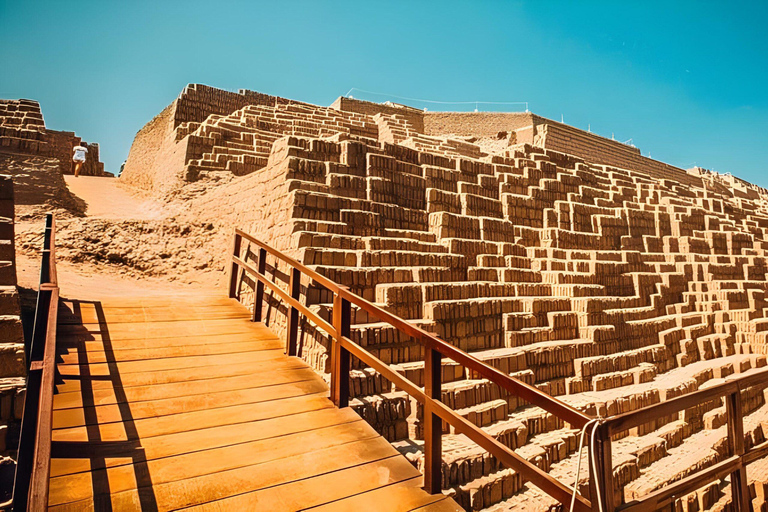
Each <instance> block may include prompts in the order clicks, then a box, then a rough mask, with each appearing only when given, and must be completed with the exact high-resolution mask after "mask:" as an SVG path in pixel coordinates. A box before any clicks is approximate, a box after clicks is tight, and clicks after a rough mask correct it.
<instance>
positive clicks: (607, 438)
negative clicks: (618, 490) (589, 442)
mask: <svg viewBox="0 0 768 512" xmlns="http://www.w3.org/2000/svg"><path fill="white" fill-rule="evenodd" d="M595 428H596V429H597V432H596V433H595V446H594V447H593V448H592V447H591V448H590V450H589V452H590V457H592V453H594V454H595V455H594V456H595V457H596V460H595V461H594V463H592V461H591V460H590V468H589V472H590V496H589V499H590V501H591V502H592V510H594V511H596V512H613V511H614V510H616V501H615V495H614V492H613V487H614V486H613V460H612V459H613V457H612V454H611V433H610V429H609V426H608V425H604V424H599V425H597V426H596V427H595ZM593 466H594V467H596V468H597V474H596V475H595V474H592V472H593ZM601 503H602V507H601V506H600V504H601Z"/></svg>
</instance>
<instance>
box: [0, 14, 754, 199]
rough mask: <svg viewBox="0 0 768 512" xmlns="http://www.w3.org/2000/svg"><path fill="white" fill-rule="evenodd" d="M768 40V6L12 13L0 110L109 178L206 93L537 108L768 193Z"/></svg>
mask: <svg viewBox="0 0 768 512" xmlns="http://www.w3.org/2000/svg"><path fill="white" fill-rule="evenodd" d="M671 4H674V5H671ZM766 26H768V2H765V1H761V2H737V1H729V2H719V3H715V2H674V3H673V2H658V3H656V2H621V3H619V2H547V1H531V2H461V3H460V2H451V1H440V2H376V3H362V2H348V3H342V2H296V3H289V2H284V1H280V2H265V3H263V4H259V3H256V2H227V1H206V2H196V1H187V2H158V1H152V2H136V1H129V2H103V3H91V2H85V1H79V2H64V1H56V2H53V1H51V2H34V1H19V2H9V1H4V0H0V49H2V68H0V69H1V71H0V98H14V99H15V98H19V97H22V98H32V99H36V100H39V101H40V103H41V104H42V107H43V114H44V116H45V121H46V125H47V126H49V127H51V128H54V129H65V130H75V131H76V132H77V134H78V135H80V136H81V137H83V138H84V139H85V140H87V141H93V142H99V143H100V144H101V148H102V154H103V157H102V159H103V160H104V161H105V163H106V167H107V170H110V171H117V169H118V168H119V166H120V163H121V162H122V161H123V160H124V159H125V158H126V157H127V155H128V150H129V149H130V145H131V142H132V140H133V137H134V135H135V133H136V131H137V130H139V128H141V127H142V126H143V125H144V124H145V123H146V122H147V121H149V120H150V119H151V118H152V117H153V116H154V115H155V114H157V113H158V112H159V111H160V110H161V109H162V108H163V107H165V106H166V105H167V104H169V103H170V102H171V101H173V99H174V98H175V97H176V96H177V95H178V93H179V92H180V91H181V90H182V88H183V87H184V86H185V85H186V84H187V83H194V82H198V83H205V84H209V85H213V86H216V87H221V88H225V89H230V90H237V89H239V88H248V89H254V90H257V91H262V92H266V93H270V94H276V95H280V96H285V97H288V98H294V99H298V100H303V101H308V102H312V103H317V104H321V105H328V104H330V103H331V102H332V101H333V100H334V99H335V98H336V97H337V96H340V95H343V94H345V93H346V92H347V91H348V90H349V89H350V88H352V87H357V88H360V89H366V90H370V91H381V92H385V93H390V94H394V95H400V96H408V97H415V98H427V99H434V100H444V101H464V100H472V101H474V100H481V101H528V102H530V108H531V110H532V111H533V112H535V113H537V114H540V115H543V116H545V117H550V118H552V119H556V120H560V117H561V115H562V116H563V118H564V120H565V122H566V123H568V124H572V125H574V126H577V127H580V128H585V129H586V128H587V126H591V129H592V131H594V132H596V133H599V134H601V135H605V136H608V137H610V136H611V134H612V133H613V134H615V137H616V139H618V140H622V141H624V140H628V139H630V138H631V139H632V140H633V142H634V144H635V145H637V146H638V147H639V148H640V149H641V151H642V152H643V154H644V155H648V154H649V152H650V154H651V156H652V157H653V158H656V159H659V160H663V161H665V162H669V163H671V164H674V165H678V166H681V167H691V166H693V165H694V164H695V165H699V166H702V167H707V168H711V169H715V170H717V171H720V172H731V173H733V174H735V175H736V176H739V177H742V178H744V179H747V180H749V181H751V182H754V183H757V184H760V185H762V186H766V187H768V35H767V34H768V30H766ZM353 94H354V93H353ZM371 99H373V98H371ZM435 110H437V109H435Z"/></svg>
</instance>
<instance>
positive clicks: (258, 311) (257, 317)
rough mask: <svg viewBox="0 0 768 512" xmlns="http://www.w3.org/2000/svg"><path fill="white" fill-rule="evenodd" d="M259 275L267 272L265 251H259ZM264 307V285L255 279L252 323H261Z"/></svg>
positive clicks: (262, 249)
mask: <svg viewBox="0 0 768 512" xmlns="http://www.w3.org/2000/svg"><path fill="white" fill-rule="evenodd" d="M258 270H259V274H261V275H262V276H264V275H266V272H267V250H266V249H264V248H261V249H259V267H258ZM263 307H264V283H262V282H261V281H260V280H258V279H256V293H255V294H254V296H253V321H254V322H261V320H262V310H263Z"/></svg>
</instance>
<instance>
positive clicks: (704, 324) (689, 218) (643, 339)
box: [174, 98, 768, 510]
mask: <svg viewBox="0 0 768 512" xmlns="http://www.w3.org/2000/svg"><path fill="white" fill-rule="evenodd" d="M238 100H240V98H238ZM273 100H274V101H272V103H271V104H254V105H246V106H240V105H239V104H238V106H236V107H235V108H237V110H232V111H231V113H229V114H220V113H217V114H213V115H210V116H208V117H207V118H206V119H205V120H203V121H200V120H199V119H198V120H193V121H184V122H181V123H180V124H178V126H177V127H176V128H175V135H174V137H175V139H176V140H177V141H183V140H186V143H187V146H186V148H187V149H186V151H187V152H186V157H185V161H184V162H185V163H184V165H185V167H184V169H185V171H184V174H185V176H186V179H187V180H188V181H194V180H201V179H202V180H204V179H208V178H211V179H222V180H223V181H225V182H226V181H229V182H231V183H223V184H222V185H221V187H218V188H215V189H213V190H211V191H209V192H208V193H207V194H206V195H205V196H204V197H203V198H202V199H201V201H203V203H202V204H204V205H206V206H209V207H211V208H213V207H217V205H220V204H222V201H225V200H226V201H227V203H226V204H230V205H231V204H240V201H241V200H242V201H244V200H245V199H244V198H246V197H247V198H248V199H247V200H248V201H249V202H248V203H247V204H249V205H252V206H251V207H250V208H249V211H248V212H242V213H238V214H237V215H236V216H235V217H234V218H235V219H236V220H237V225H238V226H239V227H241V228H243V229H245V230H247V231H248V232H250V233H252V234H254V235H256V236H258V237H259V238H261V239H263V240H265V241H267V242H268V243H269V244H270V245H272V246H274V247H276V248H277V249H279V250H281V251H283V252H286V253H288V254H290V255H292V256H295V257H297V258H298V259H300V260H301V261H302V262H303V263H304V264H306V265H309V266H311V267H312V268H314V269H315V270H317V271H318V272H319V273H321V274H323V275H325V276H327V277H328V278H330V279H332V280H334V281H336V282H338V283H341V284H343V285H346V286H348V287H350V289H351V290H352V291H353V292H355V293H357V294H359V295H361V296H362V297H364V298H365V299H368V300H371V301H374V302H376V303H377V304H379V305H380V306H382V307H383V308H385V309H387V310H388V311H391V312H393V313H396V314H397V315H400V316H402V317H404V318H407V319H409V320H411V321H413V322H416V323H418V324H420V325H421V326H422V327H424V328H426V329H427V330H429V331H432V332H434V333H436V334H437V335H439V336H441V337H442V338H443V339H445V340H447V341H449V342H450V343H452V344H455V345H456V346H458V347H460V348H461V349H463V350H466V351H468V352H470V353H471V354H473V355H474V356H475V357H477V358H479V359H481V360H484V361H486V362H488V363H490V364H492V365H493V366H495V367H497V368H500V369H502V370H503V371H505V372H507V373H509V374H511V375H514V376H516V377H517V378H519V379H521V380H524V381H526V382H529V383H531V384H534V385H536V386H537V387H539V388H540V389H542V390H544V391H546V392H548V393H550V394H552V395H555V396H558V397H560V398H561V399H563V400H565V401H567V402H569V403H572V404H573V405H576V406H577V407H579V408H580V409H583V410H584V411H587V412H589V413H591V414H602V415H613V414H617V413H620V412H627V411H631V410H636V409H638V408H641V407H643V406H647V405H651V404H654V403H658V402H660V401H662V400H666V399H669V398H671V397H674V396H679V395H682V394H685V393H690V392H692V391H694V390H697V389H702V388H705V387H707V386H711V385H712V384H714V383H716V382H719V381H721V379H727V378H728V377H729V375H735V374H738V375H740V374H744V373H748V372H750V371H752V370H754V369H755V368H760V367H763V366H765V365H766V358H765V356H766V355H768V315H766V312H767V311H768V303H766V293H768V283H767V282H766V271H767V270H768V268H767V267H766V264H767V262H766V250H767V249H768V239H767V238H766V234H767V230H768V191H766V190H764V189H760V188H759V187H755V186H753V185H749V184H746V183H744V182H741V181H739V180H736V179H733V178H730V177H728V176H720V175H716V174H709V175H694V174H687V173H685V172H684V171H678V170H675V169H671V170H669V171H668V172H666V173H665V174H664V177H653V176H650V175H648V174H645V173H642V172H637V171H633V170H627V169H618V168H614V167H610V166H606V165H596V164H593V163H590V162H587V161H585V160H583V159H581V158H578V157H576V156H573V155H566V154H563V153H558V152H555V151H551V150H545V149H542V148H538V147H535V146H530V145H515V146H509V147H508V148H507V149H505V150H503V151H501V152H499V153H495V154H487V153H486V152H484V151H483V150H482V149H481V148H480V147H479V146H477V145H475V144H472V143H470V142H467V141H463V140H452V139H450V138H447V137H438V136H427V135H425V134H423V133H419V131H418V130H417V129H416V128H415V126H414V125H413V123H411V122H409V121H408V119H407V118H405V117H404V116H400V115H397V114H384V113H379V114H376V115H373V116H371V115H366V114H360V113H352V112H343V111H339V110H334V109H331V108H325V107H315V106H311V105H306V104H302V103H291V102H290V101H288V100H282V99H279V98H278V99H274V98H273ZM233 101H234V100H233ZM242 101H247V100H246V99H244V98H243V99H242ZM266 103H269V102H266ZM257 171H258V172H257ZM242 175H246V176H245V177H241V178H238V179H237V180H236V179H235V176H242ZM667 176H671V177H672V178H674V179H672V178H668V177H667ZM254 196H255V198H254ZM225 198H226V199H225ZM241 219H242V221H241ZM254 252H256V251H255V250H254ZM270 271H271V272H274V273H276V274H278V275H280V274H282V269H280V268H277V269H271V270H270ZM282 277H285V276H282ZM245 284H246V286H245V288H247V285H248V284H250V283H248V282H247V279H246V283H245ZM303 284H304V285H305V286H304V287H303V288H304V289H303V294H304V297H305V300H306V304H307V306H308V307H310V308H311V309H313V310H314V311H317V312H319V313H320V314H323V315H326V317H328V315H329V314H330V297H329V295H328V294H327V293H325V292H324V291H323V290H321V289H319V288H317V286H315V285H313V283H309V282H308V283H303ZM246 300H247V294H246ZM269 300H270V302H269V304H268V306H269V308H268V309H267V311H268V314H269V315H271V319H270V321H271V322H272V326H273V328H275V329H277V330H278V331H279V330H280V329H281V328H282V326H281V325H282V323H283V322H284V320H283V319H282V318H281V316H280V312H281V305H280V304H279V302H278V301H277V300H274V299H272V298H270V299H269ZM352 321H353V332H352V337H353V338H355V340H356V341H357V342H358V343H360V344H361V345H362V346H364V347H366V348H367V349H368V350H369V351H371V352H372V353H373V354H374V355H376V356H377V357H379V358H380V359H381V360H382V361H384V362H386V363H389V364H393V365H395V366H396V367H397V368H398V370H399V371H401V372H402V373H403V374H405V375H406V376H407V377H408V378H409V379H411V380H413V381H414V382H417V383H422V382H423V363H422V360H423V350H422V347H421V346H420V345H418V344H417V343H415V342H413V341H412V340H410V339H408V338H407V337H405V336H404V335H402V334H401V333H399V332H398V331H396V330H395V329H393V328H391V327H389V326H387V325H385V324H383V323H380V322H378V319H376V318H369V317H368V316H367V315H366V314H364V313H363V312H360V311H355V310H353V313H352ZM300 339H301V341H300V353H301V357H303V358H304V359H305V360H306V361H307V362H309V363H310V364H311V365H312V366H313V367H314V368H316V369H318V370H320V371H327V370H328V363H329V361H328V346H329V341H328V339H326V338H325V337H323V336H322V335H321V334H320V333H318V332H317V331H316V330H314V329H313V328H312V327H311V326H309V325H303V326H302V335H301V337H300ZM352 378H353V382H352V386H351V389H352V393H353V395H354V396H355V399H354V400H353V403H352V405H353V407H354V408H355V409H356V410H357V411H358V412H359V414H360V415H361V416H363V417H364V418H365V419H366V420H367V421H368V422H369V423H370V424H372V425H373V426H374V427H375V428H376V429H377V430H378V431H379V432H380V433H382V435H384V436H385V437H386V438H387V439H388V440H390V441H392V442H394V443H395V444H396V446H398V448H399V449H400V450H401V451H402V452H403V453H406V454H407V455H408V457H409V458H410V459H411V461H412V462H413V463H414V464H415V465H416V466H420V465H421V463H422V462H421V450H420V440H419V438H420V436H421V435H422V426H421V414H422V411H421V409H420V407H418V406H417V404H416V403H415V402H412V401H411V400H410V399H409V398H408V397H407V395H405V394H404V393H402V392H400V391H398V390H395V389H393V387H392V385H391V384H390V383H389V382H387V381H386V380H385V379H383V378H382V377H381V376H380V375H378V374H377V373H376V372H374V371H372V370H370V369H366V368H363V367H362V366H361V365H360V364H359V363H357V364H356V367H355V369H354V371H353V376H352ZM443 382H444V390H443V400H444V402H445V403H447V404H450V405H451V406H452V407H453V408H455V409H456V410H459V411H461V414H462V415H463V416H465V417H466V418H468V419H470V421H472V422H474V423H475V424H476V425H478V426H481V427H482V428H484V429H486V430H487V431H488V432H489V433H491V434H492V435H493V436H495V437H496V438H497V439H499V440H500V441H502V442H503V443H505V444H507V445H508V446H510V447H512V448H513V449H515V450H517V451H518V452H519V453H520V454H521V455H523V456H525V457H526V458H528V459H529V460H531V461H534V462H535V463H536V464H538V465H539V466H541V467H543V468H545V469H547V470H548V471H550V472H551V473H552V474H554V475H557V476H558V477H560V478H561V479H562V480H563V481H568V480H569V479H574V478H575V476H576V475H575V474H574V472H575V466H576V458H577V453H576V452H577V450H578V434H579V433H578V432H576V431H574V430H573V429H570V428H569V425H566V424H563V422H562V421H560V420H558V419H557V418H555V417H553V416H551V415H550V414H547V413H545V412H544V411H542V410H540V409H538V408H535V407H532V406H530V405H527V404H525V403H523V402H522V401H520V400H519V399H517V398H516V397H513V396H508V395H507V394H505V393H504V392H502V391H501V390H500V389H498V387H496V386H494V385H492V384H490V383H489V382H487V381H485V380H483V379H481V378H478V376H476V375H472V374H471V373H470V372H467V371H466V370H465V369H464V368H463V367H461V366H459V365H457V364H455V363H453V362H452V361H444V362H443ZM744 399H745V404H747V405H746V414H747V417H746V422H747V424H748V427H745V432H746V435H747V436H748V439H747V443H757V442H760V440H761V439H763V438H764V437H765V434H766V433H768V431H767V430H765V429H768V424H766V420H768V410H767V409H766V400H765V395H764V392H763V390H749V391H748V393H747V395H745V397H744ZM722 418H723V412H722V404H705V405H704V406H702V407H699V408H697V409H696V410H692V411H684V412H682V413H680V414H679V415H677V416H675V417H672V418H667V419H666V420H665V421H663V422H657V424H654V425H648V426H646V427H647V428H642V429H635V430H634V431H632V432H629V433H627V435H625V436H624V437H623V438H621V439H619V440H617V441H616V448H615V452H616V453H615V456H614V463H615V468H614V471H615V473H616V478H615V481H616V482H617V483H618V485H619V487H618V488H617V489H616V493H617V494H618V495H620V496H621V497H622V499H623V498H624V497H626V498H627V499H631V498H632V497H633V496H638V495H642V494H644V493H647V492H649V491H650V490H652V489H655V488H658V486H661V485H664V483H667V482H671V481H674V480H676V479H679V478H681V475H684V474H685V472H686V471H689V470H690V468H692V467H704V466H707V465H711V464H712V463H714V462H716V461H718V460H720V459H721V458H722V456H723V454H724V451H723V450H724V445H723V443H722V438H723V436H724V427H723V424H722ZM444 446H445V447H446V449H445V453H444V473H443V482H444V487H445V488H446V489H447V490H449V492H451V493H452V494H454V495H455V496H456V500H457V501H458V502H459V503H461V504H462V505H463V506H464V507H465V508H467V509H476V510H478V509H483V508H490V509H493V510H507V509H515V510H517V508H516V507H521V508H520V509H532V510H540V509H542V508H544V509H546V499H543V498H542V497H541V495H540V493H538V491H537V490H536V489H533V488H529V486H527V485H526V483H525V482H524V481H522V480H521V479H520V477H519V475H516V474H515V473H514V472H513V471H510V470H507V469H502V468H500V467H499V465H498V463H497V461H495V460H494V459H493V458H492V457H490V456H489V455H488V454H486V453H484V452H483V451H482V450H479V449H478V448H476V447H475V446H474V445H472V444H471V443H469V442H468V441H467V440H466V439H465V438H464V437H463V436H461V435H456V434H455V433H452V432H450V431H447V430H446V432H445V434H444ZM753 466H755V467H754V468H750V471H749V475H748V476H749V478H750V481H751V482H753V486H754V488H755V489H756V490H755V493H756V494H755V499H756V500H758V501H759V500H760V499H762V498H761V497H762V496H763V494H760V493H762V491H758V490H757V489H763V488H764V487H761V485H764V482H765V481H766V478H768V474H767V473H766V470H765V465H758V464H755V465H753ZM583 471H584V474H583V475H582V477H581V479H582V481H583V482H586V480H585V479H586V470H585V469H584V470H583ZM761 482H762V483H761ZM724 485H725V484H723V485H719V486H716V488H714V487H711V486H709V487H706V488H704V489H702V490H701V491H700V492H699V493H698V494H696V496H694V497H693V498H691V499H696V500H700V501H701V504H706V505H707V507H702V508H710V507H714V506H715V504H716V503H721V502H723V503H725V502H727V499H726V498H725V497H724V496H725V494H724V489H723V488H724ZM582 487H583V485H582ZM685 499H689V498H685ZM682 503H683V502H682V501H681V506H683V505H682ZM686 506H687V505H686ZM723 506H725V505H723ZM760 506H762V505H760Z"/></svg>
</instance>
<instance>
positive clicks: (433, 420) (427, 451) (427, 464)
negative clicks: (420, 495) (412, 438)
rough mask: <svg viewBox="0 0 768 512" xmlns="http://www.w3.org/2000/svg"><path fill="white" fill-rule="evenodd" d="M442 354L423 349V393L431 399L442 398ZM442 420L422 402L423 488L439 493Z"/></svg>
mask: <svg viewBox="0 0 768 512" xmlns="http://www.w3.org/2000/svg"><path fill="white" fill-rule="evenodd" d="M441 359H442V355H441V354H440V352H438V351H437V350H433V349H432V348H431V347H426V348H425V349H424V393H425V394H426V395H427V396H428V397H429V398H432V399H433V400H437V401H440V400H442V390H441V381H442V365H441V364H440V361H441ZM442 441H443V422H442V420H441V419H440V417H439V416H437V415H436V414H435V413H434V410H433V407H432V404H431V402H430V401H427V402H426V403H425V404H424V489H425V490H426V491H427V492H428V493H429V494H440V493H441V492H442V490H443V489H442V485H443V442H442Z"/></svg>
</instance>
